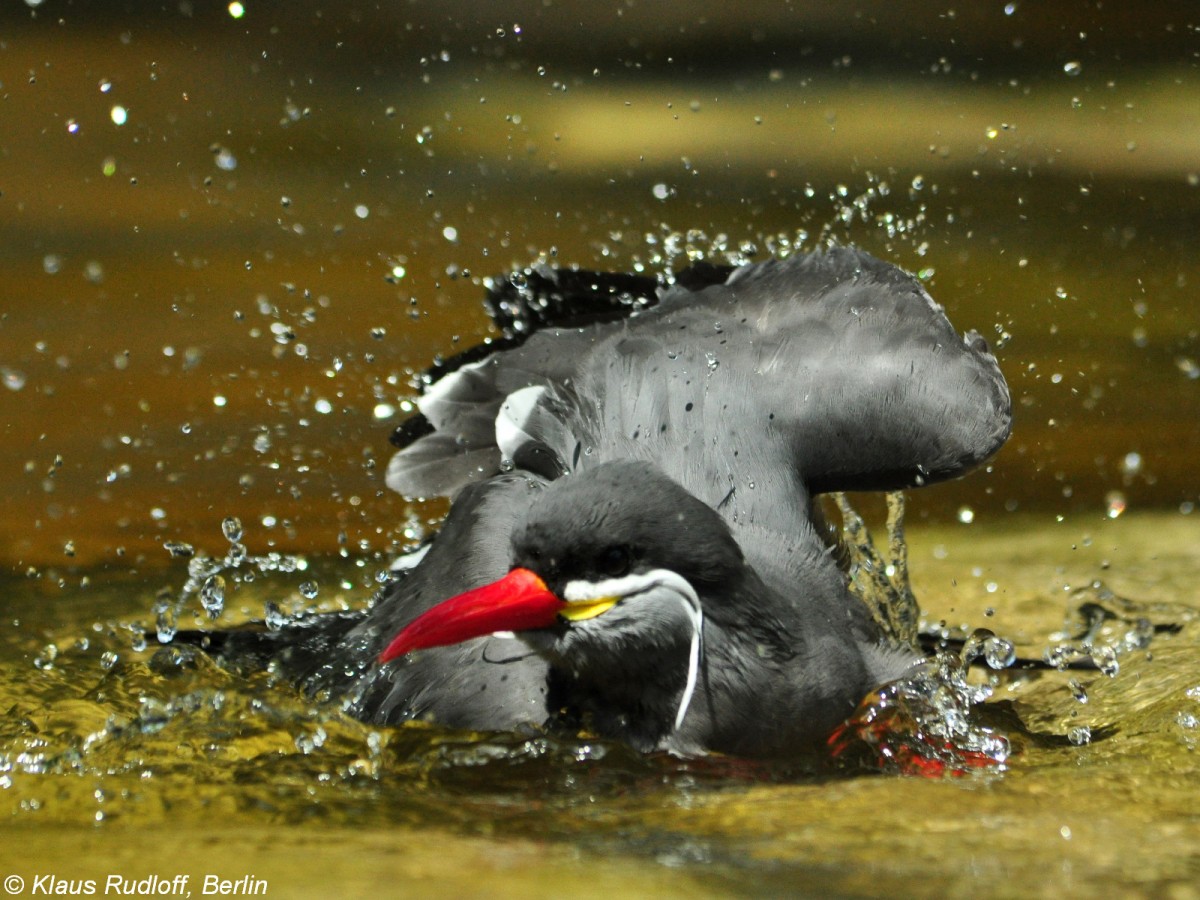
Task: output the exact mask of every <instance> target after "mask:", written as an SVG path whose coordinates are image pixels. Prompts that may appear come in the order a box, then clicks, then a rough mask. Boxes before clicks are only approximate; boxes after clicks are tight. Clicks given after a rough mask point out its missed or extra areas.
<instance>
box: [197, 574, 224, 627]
mask: <svg viewBox="0 0 1200 900" xmlns="http://www.w3.org/2000/svg"><path fill="white" fill-rule="evenodd" d="M200 605H201V606H203V607H204V611H205V612H206V613H208V617H209V618H210V619H218V618H220V616H221V613H222V612H224V611H225V579H224V578H223V577H222V576H220V575H209V576H208V578H206V579H204V584H203V585H201V587H200Z"/></svg>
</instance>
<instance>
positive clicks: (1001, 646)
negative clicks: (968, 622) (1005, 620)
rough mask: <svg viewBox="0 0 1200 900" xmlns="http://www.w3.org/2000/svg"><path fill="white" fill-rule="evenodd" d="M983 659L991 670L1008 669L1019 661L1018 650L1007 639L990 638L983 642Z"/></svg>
mask: <svg viewBox="0 0 1200 900" xmlns="http://www.w3.org/2000/svg"><path fill="white" fill-rule="evenodd" d="M983 659H984V661H985V662H986V663H987V664H988V666H989V667H990V668H993V669H1007V668H1008V667H1009V666H1011V665H1012V664H1013V663H1014V662H1016V661H1017V648H1016V647H1014V646H1013V643H1012V641H1010V640H1008V639H1007V638H1002V637H990V638H988V639H987V640H985V641H984V642H983Z"/></svg>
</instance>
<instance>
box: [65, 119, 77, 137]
mask: <svg viewBox="0 0 1200 900" xmlns="http://www.w3.org/2000/svg"><path fill="white" fill-rule="evenodd" d="M67 134H79V123H78V122H76V121H75V120H74V119H67Z"/></svg>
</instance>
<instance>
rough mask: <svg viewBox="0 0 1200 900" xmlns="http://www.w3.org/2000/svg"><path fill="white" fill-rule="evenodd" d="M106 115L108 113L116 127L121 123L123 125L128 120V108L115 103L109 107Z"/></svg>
mask: <svg viewBox="0 0 1200 900" xmlns="http://www.w3.org/2000/svg"><path fill="white" fill-rule="evenodd" d="M108 115H109V118H111V119H112V121H113V124H114V125H116V126H118V127H120V126H121V125H124V124H125V123H126V122H127V121H129V110H127V109H126V108H125V107H123V106H121V105H120V104H117V105H115V106H114V107H113V108H112V109H110V110H109V111H108Z"/></svg>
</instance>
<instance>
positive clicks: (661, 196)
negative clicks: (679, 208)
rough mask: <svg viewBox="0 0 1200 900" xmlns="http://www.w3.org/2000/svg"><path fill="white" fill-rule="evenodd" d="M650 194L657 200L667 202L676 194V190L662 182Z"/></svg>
mask: <svg viewBox="0 0 1200 900" xmlns="http://www.w3.org/2000/svg"><path fill="white" fill-rule="evenodd" d="M650 193H651V194H653V195H654V199H655V200H666V199H667V198H668V197H670V196H672V195H673V194H674V193H675V189H674V188H672V187H670V186H668V185H666V184H663V183H662V182H661V181H660V182H659V183H658V184H656V185H654V187H652V188H650Z"/></svg>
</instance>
